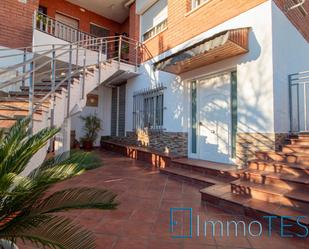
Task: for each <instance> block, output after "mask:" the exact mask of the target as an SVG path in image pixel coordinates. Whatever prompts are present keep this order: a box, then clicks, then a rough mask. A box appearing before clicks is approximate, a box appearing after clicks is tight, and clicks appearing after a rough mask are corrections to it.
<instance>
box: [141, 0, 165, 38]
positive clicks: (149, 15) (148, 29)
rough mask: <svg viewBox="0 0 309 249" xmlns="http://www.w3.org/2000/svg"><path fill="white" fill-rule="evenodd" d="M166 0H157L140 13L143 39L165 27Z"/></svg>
mask: <svg viewBox="0 0 309 249" xmlns="http://www.w3.org/2000/svg"><path fill="white" fill-rule="evenodd" d="M167 10H168V7H167V0H159V1H157V2H156V3H155V4H154V5H152V6H151V7H150V8H149V9H147V10H146V11H145V12H144V13H143V14H142V15H141V34H142V40H143V41H145V40H147V39H149V38H151V37H153V36H155V35H157V34H158V33H160V32H161V31H162V30H164V29H165V28H166V27H167V17H168V16H167V15H168V11H167Z"/></svg>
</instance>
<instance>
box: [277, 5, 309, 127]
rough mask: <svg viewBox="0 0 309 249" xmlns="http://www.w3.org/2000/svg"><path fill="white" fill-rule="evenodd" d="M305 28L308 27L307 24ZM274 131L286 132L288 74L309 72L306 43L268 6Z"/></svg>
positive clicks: (279, 14) (308, 53)
mask: <svg viewBox="0 0 309 249" xmlns="http://www.w3.org/2000/svg"><path fill="white" fill-rule="evenodd" d="M308 25H309V24H308ZM272 27H273V28H272V29H273V33H272V34H273V59H274V119H275V131H276V132H278V133H280V132H288V131H289V129H290V121H289V89H288V75H289V74H292V73H298V72H302V71H308V70H309V42H307V41H306V40H305V38H304V37H303V36H302V35H301V34H300V33H299V31H298V30H297V29H296V28H295V26H293V24H292V23H291V22H290V21H289V20H288V18H287V17H286V16H285V15H284V14H283V13H282V11H281V10H280V9H279V8H278V7H277V6H276V5H275V4H274V3H273V4H272Z"/></svg>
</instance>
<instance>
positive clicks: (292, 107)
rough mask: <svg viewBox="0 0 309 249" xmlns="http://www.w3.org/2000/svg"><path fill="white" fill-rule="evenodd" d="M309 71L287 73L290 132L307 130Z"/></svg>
mask: <svg viewBox="0 0 309 249" xmlns="http://www.w3.org/2000/svg"><path fill="white" fill-rule="evenodd" d="M308 93H309V71H305V72H300V73H295V74H291V75H289V113H290V132H308V131H309V123H308V121H309V119H308V116H309V94H308Z"/></svg>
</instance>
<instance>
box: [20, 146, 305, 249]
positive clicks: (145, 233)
mask: <svg viewBox="0 0 309 249" xmlns="http://www.w3.org/2000/svg"><path fill="white" fill-rule="evenodd" d="M99 155H100V157H101V158H102V164H103V165H104V167H101V168H98V169H95V170H91V171H89V172H86V173H85V174H83V175H81V176H78V177H74V178H72V179H70V180H68V181H65V182H62V183H60V184H57V185H56V186H54V187H53V188H52V189H51V190H50V191H51V192H53V191H57V190H60V189H63V188H69V187H77V186H88V187H89V186H92V187H98V188H104V189H109V190H112V191H114V192H115V193H117V194H118V196H117V201H118V202H119V203H120V204H119V206H118V208H117V210H72V211H69V212H61V213H59V215H63V216H65V217H68V218H71V219H73V220H74V221H76V222H79V223H80V224H81V225H83V226H85V228H87V229H89V230H90V231H92V232H93V233H94V235H95V236H96V237H97V242H96V243H97V249H203V248H207V249H215V248H217V249H248V248H250V249H253V248H254V249H268V248H271V249H283V248H284V249H307V248H309V246H308V242H307V241H308V239H307V240H304V239H303V240H300V239H282V238H280V236H278V234H276V233H274V234H273V236H272V237H271V238H268V237H267V236H266V235H264V236H262V237H261V238H251V237H249V238H248V237H242V238H241V237H237V238H236V237H235V236H234V237H233V236H230V237H226V236H225V237H223V238H220V237H219V236H215V237H212V236H211V235H207V236H206V237H204V236H203V234H202V233H203V230H201V231H200V236H199V237H196V234H194V235H193V238H191V239H175V238H172V234H171V233H170V230H169V229H170V227H169V225H170V224H169V223H170V208H172V207H176V208H177V207H189V208H193V213H194V215H197V214H199V215H200V219H201V221H204V220H206V219H207V220H209V219H216V220H221V221H229V220H244V221H245V222H247V223H248V222H250V219H249V218H246V217H244V216H241V215H232V214H231V213H228V212H227V211H228V210H224V209H220V208H218V207H216V206H213V205H212V204H211V203H209V202H202V201H201V196H200V193H199V187H198V186H197V185H193V184H190V183H185V182H179V181H176V180H175V179H171V178H169V177H168V176H166V175H162V174H160V173H159V171H158V170H157V169H154V168H153V167H151V166H149V165H147V164H146V163H144V162H138V161H134V160H131V159H128V158H124V157H122V156H119V155H117V154H114V153H110V152H106V151H103V152H100V153H99ZM181 222H183V224H184V227H185V229H184V230H182V231H183V232H188V224H189V222H190V221H189V220H188V218H186V217H183V218H182V219H181ZM193 226H194V227H195V226H196V220H193ZM232 231H233V230H231V232H232ZM194 232H195V233H196V231H194ZM20 248H22V249H40V248H36V247H34V246H32V245H29V244H27V245H26V246H23V245H21V246H20Z"/></svg>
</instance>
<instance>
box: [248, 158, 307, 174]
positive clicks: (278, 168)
mask: <svg viewBox="0 0 309 249" xmlns="http://www.w3.org/2000/svg"><path fill="white" fill-rule="evenodd" d="M248 166H249V169H257V170H262V171H266V172H274V173H287V174H292V175H296V176H306V175H309V166H304V165H299V164H292V163H285V162H275V161H263V160H252V161H250V162H249V164H248Z"/></svg>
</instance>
